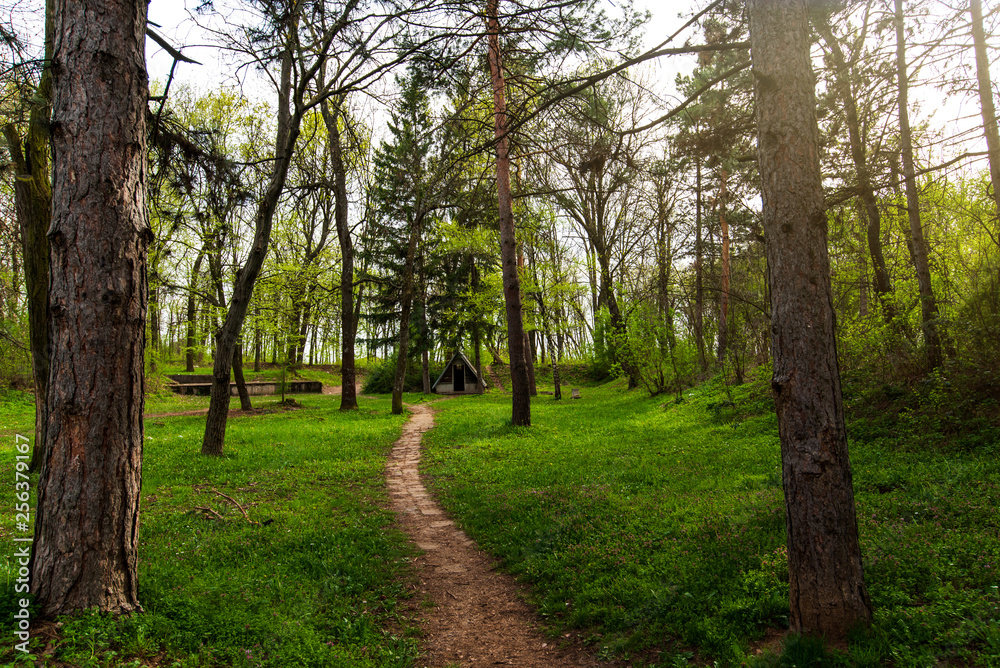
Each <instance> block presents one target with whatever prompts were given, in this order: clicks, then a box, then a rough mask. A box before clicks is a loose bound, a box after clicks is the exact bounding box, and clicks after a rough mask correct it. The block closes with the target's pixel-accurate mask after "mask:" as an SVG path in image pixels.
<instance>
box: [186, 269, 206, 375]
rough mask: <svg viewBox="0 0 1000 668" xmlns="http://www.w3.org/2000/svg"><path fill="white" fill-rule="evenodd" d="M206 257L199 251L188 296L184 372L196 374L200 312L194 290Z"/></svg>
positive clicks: (192, 271)
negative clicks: (196, 340) (196, 328)
mask: <svg viewBox="0 0 1000 668" xmlns="http://www.w3.org/2000/svg"><path fill="white" fill-rule="evenodd" d="M204 257H205V254H204V252H201V251H199V253H198V256H197V257H196V258H195V259H194V267H192V269H191V280H190V284H189V285H188V296H187V339H186V341H185V343H186V345H185V348H184V362H185V366H184V370H185V371H187V372H188V373H194V348H195V324H196V322H197V317H198V311H197V310H196V303H195V300H194V288H195V284H196V283H197V281H198V273H199V272H200V271H201V261H202V259H203V258H204Z"/></svg>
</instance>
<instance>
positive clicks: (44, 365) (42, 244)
mask: <svg viewBox="0 0 1000 668" xmlns="http://www.w3.org/2000/svg"><path fill="white" fill-rule="evenodd" d="M53 11H54V5H53V2H52V0H48V2H46V4H45V58H46V60H47V61H48V60H50V59H51V58H52V37H53V35H52V19H53ZM30 105H31V110H30V112H29V114H28V131H27V135H26V136H25V139H24V144H23V146H22V144H21V138H20V136H18V133H17V129H16V128H15V127H14V125H13V124H7V125H5V126H4V128H3V131H4V135H5V137H6V139H7V146H8V148H9V149H10V156H11V159H12V160H13V162H14V175H15V178H14V209H15V212H16V214H17V222H18V227H19V228H20V232H21V257H22V258H23V262H24V285H25V291H26V292H27V296H28V342H29V347H30V349H31V368H32V374H33V380H34V385H35V443H34V447H33V448H32V452H31V463H30V468H31V470H32V471H37V470H38V469H39V467H40V466H41V465H42V448H43V446H44V444H45V424H46V422H47V419H46V415H45V397H46V394H47V391H48V380H49V318H48V303H49V240H48V237H46V233H47V232H48V230H49V224H50V222H51V221H52V185H51V183H50V182H49V150H50V143H51V139H52V137H51V133H50V130H49V128H50V125H49V120H50V116H51V115H52V70H51V68H49V67H45V68H44V69H43V70H42V76H41V78H40V80H39V83H38V88H37V89H36V90H35V94H34V96H33V97H32V99H31V103H30Z"/></svg>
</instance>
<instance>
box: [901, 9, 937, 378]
mask: <svg viewBox="0 0 1000 668" xmlns="http://www.w3.org/2000/svg"><path fill="white" fill-rule="evenodd" d="M895 10H896V11H895V17H894V18H895V24H896V78H897V81H898V82H899V98H898V101H899V135H900V138H899V140H900V149H901V150H900V153H901V155H902V158H903V178H904V180H905V182H906V213H907V217H908V218H909V221H910V240H911V244H910V245H911V249H912V254H913V266H914V268H915V269H916V272H917V287H918V289H919V291H920V319H921V328H922V329H923V334H924V343H925V344H926V345H927V363H928V365H929V366H930V368H932V369H933V368H936V367H938V366H940V365H941V332H940V330H939V328H938V325H939V320H938V308H937V300H935V298H934V288H933V287H932V285H931V269H930V261H929V260H928V257H927V242H926V240H925V239H924V229H923V225H922V224H921V221H920V198H919V197H918V196H917V180H916V176H915V169H914V166H913V139H912V138H911V136H910V113H909V102H908V100H907V97H908V91H909V80H908V79H907V74H906V38H905V37H904V34H903V0H895Z"/></svg>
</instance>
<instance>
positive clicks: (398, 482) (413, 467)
mask: <svg viewBox="0 0 1000 668" xmlns="http://www.w3.org/2000/svg"><path fill="white" fill-rule="evenodd" d="M409 409H410V410H411V411H412V413H413V415H412V417H411V418H410V420H409V421H408V422H407V423H406V425H405V426H404V427H403V434H402V436H400V438H399V440H398V441H396V444H395V445H394V446H393V450H392V454H391V456H390V458H389V463H388V465H387V467H386V477H387V478H388V486H389V495H390V497H391V498H392V504H393V508H394V510H395V511H396V512H397V513H398V515H399V522H400V524H401V526H402V528H403V529H404V530H405V531H406V532H407V533H408V534H409V535H410V537H411V539H412V540H413V541H414V543H415V544H416V545H417V547H418V548H420V550H421V552H422V553H421V555H420V556H419V557H418V558H417V559H415V560H414V566H415V569H416V572H417V578H418V583H419V586H418V591H417V592H416V596H414V603H413V605H414V614H416V615H418V616H419V617H420V627H421V629H422V630H423V631H424V633H425V635H424V638H423V650H424V659H423V661H422V662H420V663H419V664H418V665H420V666H427V667H433V668H441V667H443V666H449V667H450V666H461V667H463V668H466V667H471V666H490V665H509V666H518V667H519V668H564V667H571V666H572V667H575V668H582V667H584V666H586V667H592V666H609V665H612V664H608V663H604V662H599V661H597V660H596V659H595V658H594V657H593V656H592V655H591V654H590V653H589V652H588V651H587V650H586V649H584V648H582V647H581V646H580V644H579V642H577V641H575V640H568V639H564V638H560V639H558V640H555V641H554V640H552V639H549V638H546V637H545V636H543V635H542V634H541V633H540V632H539V631H538V630H537V628H536V624H535V614H534V611H533V610H532V608H531V607H530V606H528V605H527V604H526V603H525V602H524V600H523V590H522V588H521V586H520V585H518V584H517V583H516V582H515V581H514V579H513V578H512V577H510V576H509V575H506V574H504V573H501V572H499V571H497V570H495V569H496V567H497V561H496V560H495V559H493V558H492V557H490V556H489V555H487V554H485V553H484V552H482V551H481V550H479V549H478V548H477V547H476V545H475V543H474V541H472V540H470V539H469V538H468V536H466V535H465V534H464V533H463V532H462V531H461V530H459V529H458V528H457V527H456V526H455V524H454V522H452V521H451V520H449V519H448V518H447V517H446V516H445V514H444V513H443V511H442V510H441V508H440V507H438V505H437V504H436V503H435V502H434V500H433V499H432V498H431V496H430V495H429V494H428V493H427V490H426V489H425V488H424V486H423V484H422V483H421V482H420V473H419V465H420V440H421V437H422V435H423V433H424V432H426V431H427V430H429V429H430V428H432V427H433V426H434V413H433V410H432V409H431V408H430V406H427V405H425V404H418V405H413V406H409ZM428 599H429V600H430V601H431V602H433V604H434V605H433V607H430V608H425V607H424V606H423V605H422V603H423V602H424V601H425V600H428Z"/></svg>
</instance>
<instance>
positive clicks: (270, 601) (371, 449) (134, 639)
mask: <svg viewBox="0 0 1000 668" xmlns="http://www.w3.org/2000/svg"><path fill="white" fill-rule="evenodd" d="M302 402H303V403H304V404H305V406H306V407H305V408H303V409H301V410H295V411H288V412H283V413H273V414H268V415H260V416H251V417H241V418H235V419H231V420H230V423H229V427H228V431H227V440H226V453H225V455H224V456H222V457H221V458H206V457H203V456H201V455H200V454H199V453H198V450H199V448H200V443H201V437H202V432H203V425H204V418H202V417H200V416H199V417H175V418H162V419H156V420H147V423H146V445H145V453H144V461H143V491H142V521H141V529H140V546H139V554H140V559H141V562H140V569H139V598H140V602H141V603H142V605H143V606H144V608H145V610H146V613H145V614H143V615H136V616H132V617H130V618H126V619H122V620H115V619H113V618H111V617H108V616H104V615H99V614H86V615H83V616H82V617H78V618H74V619H72V620H66V623H65V626H64V627H63V629H62V635H61V639H60V641H59V645H58V647H57V649H56V652H55V655H54V657H53V661H55V660H58V661H63V662H65V663H66V664H69V665H74V666H130V665H147V664H155V665H159V666H213V667H214V666H220V667H221V666H274V667H284V666H317V667H319V666H324V667H325V666H345V667H347V666H351V667H353V666H408V665H411V664H412V660H413V657H414V656H415V652H416V647H415V641H414V640H413V639H412V637H411V636H410V635H409V633H408V627H407V622H406V620H405V619H401V618H399V615H398V612H397V604H398V602H399V601H400V600H401V599H403V598H405V596H406V594H405V589H404V587H403V584H402V583H403V582H405V580H406V577H407V573H408V571H407V565H406V564H407V559H408V557H409V556H410V553H409V548H408V547H407V546H406V542H405V538H404V536H403V535H402V534H401V533H400V532H398V531H397V530H396V529H395V528H394V527H393V516H392V513H391V512H389V511H388V510H387V507H388V499H387V496H386V492H385V484H384V466H385V458H386V455H387V452H388V449H389V447H390V446H391V444H392V442H393V441H394V440H395V439H396V438H397V437H398V435H399V431H400V428H401V425H402V422H403V418H402V417H397V416H392V415H390V414H389V403H388V401H387V400H383V399H379V400H366V401H364V402H362V407H361V410H360V411H356V412H352V413H348V414H342V413H340V412H339V411H338V410H337V407H338V405H339V398H337V397H318V396H310V397H308V398H303V399H302ZM12 445H13V442H12V439H11V441H10V442H7V441H4V442H3V444H2V452H0V455H2V464H0V475H2V476H4V477H6V478H8V479H10V480H12V479H13V470H12V469H13V456H12V454H11V452H10V450H11V449H12ZM213 490H218V491H219V492H222V493H224V494H227V495H229V496H231V497H232V498H233V499H235V500H236V501H238V502H239V503H240V504H241V505H242V506H243V507H244V508H245V509H246V511H247V512H248V514H249V516H250V519H251V520H253V521H254V522H260V523H261V524H260V525H252V524H250V523H249V522H248V521H247V520H246V519H245V518H244V517H243V515H242V514H241V513H240V511H239V510H238V509H237V508H236V507H235V506H234V505H232V504H231V503H230V502H228V501H227V500H225V499H224V498H222V497H221V496H219V495H217V494H215V493H214V492H213ZM11 494H12V490H11V485H4V486H3V487H2V488H0V500H2V502H3V504H5V505H6V506H7V507H8V508H10V507H12V504H13V499H12V497H11ZM196 506H201V507H208V508H212V509H214V510H215V511H216V512H218V513H219V514H220V515H222V517H223V518H224V519H223V520H221V521H220V520H217V519H209V518H208V517H206V515H205V513H203V512H201V511H197V510H195V509H194V508H195V507H196ZM0 534H2V535H3V536H4V537H8V536H9V535H10V534H11V528H10V526H9V524H7V523H5V524H4V526H3V527H2V529H0ZM12 592H13V580H12V565H11V561H10V557H9V556H8V555H4V556H3V558H2V560H0V611H2V612H3V614H4V617H5V618H6V619H7V620H8V622H7V624H8V625H9V623H10V622H9V620H10V619H11V615H10V614H9V613H10V612H11V610H12V601H11V597H12ZM8 628H9V626H8ZM6 647H7V649H6V654H0V662H3V661H10V660H13V659H23V658H24V655H19V656H17V657H15V656H14V655H13V654H12V652H11V650H10V649H9V648H10V643H8V644H7V645H6ZM38 649H40V648H39V647H35V650H36V652H37V651H38ZM133 661H139V662H140V663H132V662H133ZM52 665H56V664H55V663H53V664H52Z"/></svg>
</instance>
